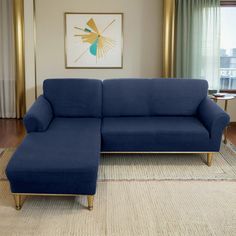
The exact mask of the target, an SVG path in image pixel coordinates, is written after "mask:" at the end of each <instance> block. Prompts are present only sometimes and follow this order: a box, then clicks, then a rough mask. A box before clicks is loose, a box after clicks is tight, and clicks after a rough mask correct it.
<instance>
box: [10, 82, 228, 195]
mask: <svg viewBox="0 0 236 236" xmlns="http://www.w3.org/2000/svg"><path fill="white" fill-rule="evenodd" d="M43 89H44V95H43V96H40V97H39V98H38V100H37V101H36V102H35V103H34V104H33V106H32V107H31V108H30V110H29V111H28V112H27V114H26V116H25V117H24V124H25V126H26V129H27V132H28V134H27V136H26V138H25V139H24V141H23V143H22V144H21V145H20V146H19V148H18V149H17V150H16V152H15V154H14V155H13V157H12V159H11V160H10V162H9V163H8V166H7V169H6V174H7V177H8V179H9V181H10V185H11V190H12V192H13V193H48V194H88V195H93V194H95V192H96V181H97V171H98V164H99V155H100V151H123V152H124V151H157V152H160V151H163V152H165V151H167V152H170V151H179V152H196V151H199V152H201V151H202V152H212V151H219V148H220V142H221V135H222V131H223V129H224V128H225V126H226V125H227V124H228V123H229V116H228V115H227V114H226V113H225V112H224V111H223V110H222V109H221V108H220V107H219V106H217V105H216V104H215V103H214V102H212V101H211V100H210V99H209V98H207V89H208V85H207V82H206V81H204V80H191V79H189V80H186V79H115V80H106V81H104V82H103V83H102V82H101V81H99V80H86V79H49V80H46V81H45V82H44V85H43Z"/></svg>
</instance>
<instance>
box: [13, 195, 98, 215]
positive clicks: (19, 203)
mask: <svg viewBox="0 0 236 236" xmlns="http://www.w3.org/2000/svg"><path fill="white" fill-rule="evenodd" d="M12 195H13V197H14V201H15V207H16V210H18V211H19V210H21V208H22V206H23V201H22V196H24V197H28V196H47V197H78V196H81V195H83V196H87V202H88V210H90V211H91V210H92V209H93V201H94V195H85V194H50V193H12Z"/></svg>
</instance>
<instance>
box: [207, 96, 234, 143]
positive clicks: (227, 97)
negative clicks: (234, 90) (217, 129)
mask: <svg viewBox="0 0 236 236" xmlns="http://www.w3.org/2000/svg"><path fill="white" fill-rule="evenodd" d="M210 98H211V99H212V100H214V101H215V102H216V103H217V102H218V101H224V102H225V104H224V110H225V112H227V108H228V101H230V100H233V99H234V98H235V97H234V96H232V95H230V94H226V95H224V96H223V97H216V96H214V95H212V96H211V97H210ZM227 128H228V127H226V128H225V130H224V143H225V144H227Z"/></svg>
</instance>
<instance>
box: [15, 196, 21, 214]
mask: <svg viewBox="0 0 236 236" xmlns="http://www.w3.org/2000/svg"><path fill="white" fill-rule="evenodd" d="M14 200H15V205H16V210H18V211H19V210H20V209H21V207H22V199H21V195H19V194H15V195H14Z"/></svg>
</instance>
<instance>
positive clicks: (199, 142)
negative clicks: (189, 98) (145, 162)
mask: <svg viewBox="0 0 236 236" xmlns="http://www.w3.org/2000/svg"><path fill="white" fill-rule="evenodd" d="M210 144H211V140H210V137H209V132H208V130H207V129H206V128H205V127H204V125H203V124H202V123H201V122H200V121H199V120H198V119H197V118H196V117H190V116H185V117H181V116H179V117H178V116H160V117H115V118H114V117H107V118H104V119H103V123H102V151H147V152H148V151H167V152H169V151H183V152H184V151H204V150H208V151H210V150H211V145H210ZM212 151H213V150H212Z"/></svg>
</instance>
